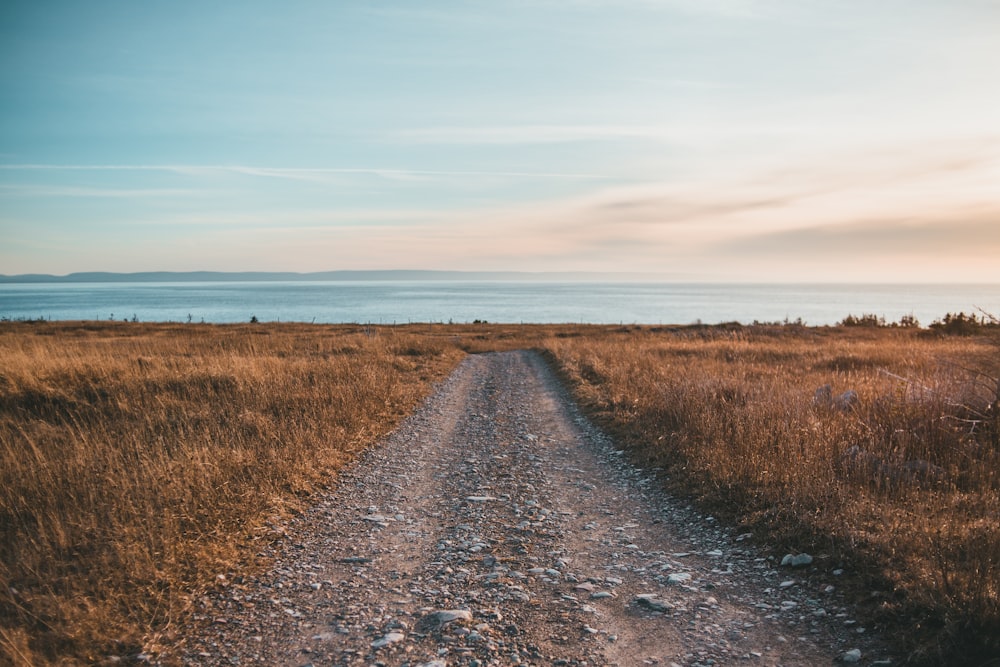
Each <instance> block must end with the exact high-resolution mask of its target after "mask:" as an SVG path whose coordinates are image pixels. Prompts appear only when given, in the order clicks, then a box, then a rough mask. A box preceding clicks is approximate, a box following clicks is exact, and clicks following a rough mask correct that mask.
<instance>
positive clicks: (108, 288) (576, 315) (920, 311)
mask: <svg viewBox="0 0 1000 667" xmlns="http://www.w3.org/2000/svg"><path fill="white" fill-rule="evenodd" d="M959 312H964V313H966V314H970V313H977V314H980V313H981V312H987V313H991V314H993V315H1000V285H995V284H985V285H984V284H979V285H900V284H894V285H858V284H849V285H848V284H840V285H833V284H797V285H796V284H742V283H741V284H714V283H713V284H705V283H698V284H685V283H617V282H518V281H482V280H479V281H441V280H428V281H420V280H378V281H374V280H373V281H364V280H350V281H325V282H324V281H308V282H307V281H275V282H259V281H255V282H235V281H234V282H135V283H128V282H100V283H7V284H0V319H3V320H28V319H30V320H35V319H45V320H136V321H140V322H206V323H231V322H249V321H250V320H251V318H256V319H257V321H260V322H312V323H366V324H383V325H385V324H407V323H417V322H434V323H448V322H453V323H471V322H474V321H476V320H479V321H485V322H493V323H525V324H529V323H535V324H553V323H580V324H648V325H671V324H673V325H683V324H695V323H703V324H718V323H722V322H740V323H742V324H752V323H754V322H768V323H770V322H802V323H803V324H807V325H812V326H821V325H832V324H836V323H838V322H840V321H842V320H843V319H844V318H845V317H847V316H848V315H854V316H861V315H868V314H870V315H875V316H878V317H883V318H885V320H886V321H887V322H896V321H899V319H900V318H902V317H904V316H912V317H915V318H916V319H917V321H918V322H919V323H920V324H922V325H925V326H926V325H928V324H931V323H932V322H933V321H935V320H938V319H941V318H943V317H944V316H945V315H946V314H948V313H959Z"/></svg>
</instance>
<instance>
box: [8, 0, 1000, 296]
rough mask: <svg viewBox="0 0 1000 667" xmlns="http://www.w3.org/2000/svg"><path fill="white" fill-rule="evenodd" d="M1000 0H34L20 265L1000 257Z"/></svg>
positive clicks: (11, 114)
mask: <svg viewBox="0 0 1000 667" xmlns="http://www.w3.org/2000/svg"><path fill="white" fill-rule="evenodd" d="M998 34H1000V0H950V1H948V2H941V1H940V0H794V1H793V0H530V1H529V0H455V1H451V2H444V1H439V0H421V2H402V1H399V2H393V1H381V0H369V1H361V0H357V1H349V0H338V1H333V2H331V1H327V0H323V1H319V0H315V1H313V0H298V1H294V2H278V1H273V2H272V1H265V0H240V1H238V2H237V1H231V2H227V1H219V2H211V3H204V2H195V1H191V0H173V1H171V2H166V1H162V0H146V1H143V2H135V0H90V1H88V2H77V1H73V2H70V1H64V2H60V1H58V0H51V1H49V2H37V1H29V2H25V1H22V0H5V1H4V2H3V3H0V274H8V275H9V274H18V273H52V274H58V275H62V274H66V273H70V272H76V271H121V272H131V271H154V270H156V271H159V270H162V271H188V270H217V271H272V270H273V271H325V270H338V269H445V270H513V271H595V272H629V273H644V274H653V275H656V276H658V277H661V278H663V279H665V280H678V281H746V282H786V281H792V282H830V281H833V282H868V281H879V282H1000V259H998V258H1000V39H997V35H998Z"/></svg>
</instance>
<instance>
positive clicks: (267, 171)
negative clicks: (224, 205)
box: [0, 164, 607, 180]
mask: <svg viewBox="0 0 1000 667" xmlns="http://www.w3.org/2000/svg"><path fill="white" fill-rule="evenodd" d="M0 171H8V172H18V171H21V172H30V171H51V172H58V171H64V172H72V171H92V172H102V171H135V172H169V173H175V174H184V175H192V176H198V175H211V174H238V175H243V176H256V177H261V178H281V179H295V180H315V179H316V178H317V177H321V176H324V175H326V176H332V175H367V176H377V177H380V178H386V179H406V178H421V177H436V176H443V177H470V178H480V177H487V178H494V177H506V178H551V179H584V180H589V179H603V178H607V176H606V175H602V174H596V173H587V172H553V171H479V170H433V169H400V168H386V167H266V166H255V165H182V164H149V165H141V164H104V165H101V164H0Z"/></svg>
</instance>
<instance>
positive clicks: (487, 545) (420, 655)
mask: <svg viewBox="0 0 1000 667" xmlns="http://www.w3.org/2000/svg"><path fill="white" fill-rule="evenodd" d="M280 530H282V531H283V532H284V536H283V539H281V540H278V541H277V543H276V544H275V545H274V546H273V547H269V549H271V550H272V551H271V552H270V553H268V554H267V555H268V556H271V557H273V560H274V566H273V569H272V570H271V571H269V572H267V573H265V574H263V575H261V576H259V577H256V578H246V579H244V578H241V577H238V576H235V575H234V574H227V575H224V576H220V579H219V586H218V588H217V591H216V592H214V593H212V594H210V595H208V596H206V597H204V598H202V599H201V600H200V602H199V605H200V606H199V614H198V621H197V623H196V627H193V628H191V629H189V631H187V632H186V637H184V640H183V642H182V644H181V645H180V647H179V648H178V650H179V651H180V652H181V653H180V654H178V655H175V656H173V659H174V660H175V661H176V660H179V661H180V662H182V663H184V664H190V665H230V664H231V665H287V666H292V667H305V666H306V665H314V666H316V667H319V666H321V665H409V666H416V665H425V666H444V665H473V666H479V667H484V666H486V665H646V664H652V665H666V666H674V665H683V666H685V667H688V666H698V665H744V664H745V665H832V664H834V663H835V661H842V662H848V663H850V662H855V663H857V664H865V665H877V664H883V665H884V664H890V663H889V662H888V661H887V660H885V656H886V655H887V653H886V652H885V648H884V647H883V646H882V644H881V643H880V642H879V640H878V639H877V638H876V637H873V636H872V634H871V633H866V632H865V631H864V628H862V627H859V624H858V623H856V622H855V620H854V619H853V617H852V613H851V610H850V609H849V608H848V607H847V606H845V605H844V603H843V602H841V601H840V600H839V594H838V591H837V588H836V585H837V575H836V574H835V573H834V570H833V568H834V567H835V565H833V564H829V565H828V564H824V563H823V562H822V560H821V559H817V560H816V561H814V562H813V563H812V564H809V565H805V566H803V567H799V568H791V567H782V566H781V565H780V564H779V563H777V562H775V561H774V560H773V559H768V558H765V557H763V556H762V555H761V554H760V553H759V552H758V551H757V549H758V547H756V546H754V544H753V539H752V537H751V536H749V535H736V534H734V533H733V532H732V531H730V530H728V529H726V528H723V527H720V526H716V523H715V521H714V520H713V519H712V517H707V516H703V515H699V514H698V513H696V512H695V511H694V510H692V509H691V508H689V507H686V506H684V504H683V503H679V502H678V501H676V500H675V499H671V498H670V497H668V496H666V495H664V494H663V493H661V492H660V491H658V490H657V489H656V488H655V484H654V483H653V480H652V479H650V478H649V477H648V476H645V475H644V474H642V473H640V472H638V471H637V470H635V469H634V468H632V467H631V466H630V465H628V464H627V463H625V462H623V461H622V457H621V453H620V452H618V451H616V450H615V449H614V447H613V446H612V444H611V443H610V442H609V441H608V440H607V439H606V438H604V437H603V436H601V434H599V433H597V432H596V431H595V430H594V429H593V428H591V427H590V426H589V425H588V423H587V422H586V420H584V419H583V418H582V417H581V416H580V415H579V414H578V413H577V412H576V410H575V408H574V407H573V406H572V404H571V403H570V401H568V400H567V398H566V397H565V395H564V394H563V392H562V391H561V389H560V388H559V387H558V385H557V382H556V381H555V379H554V378H553V377H552V375H551V372H550V371H549V370H548V369H547V367H546V366H545V364H544V363H543V362H542V360H541V359H540V358H539V357H538V356H537V355H535V354H533V353H530V352H511V353H498V354H489V355H475V356H470V357H468V358H467V359H466V360H465V361H464V362H463V363H462V364H461V365H460V366H459V368H458V369H457V370H456V372H455V373H454V374H453V375H452V376H451V377H450V378H449V379H448V380H447V381H446V382H445V383H443V384H442V385H441V387H440V388H439V389H438V391H437V392H436V394H435V395H434V396H433V397H432V398H430V399H429V400H428V401H427V403H426V404H425V405H424V406H423V407H422V408H421V409H420V410H419V411H418V412H417V413H416V414H414V415H413V416H412V417H410V418H408V419H407V420H406V421H405V422H404V423H403V424H402V425H401V426H400V427H399V428H398V429H397V431H396V432H395V433H394V434H393V435H392V436H391V437H389V438H388V439H387V440H386V441H385V442H384V443H383V444H381V445H380V446H378V447H376V448H374V449H372V450H371V451H370V452H369V453H368V454H367V455H365V456H364V457H363V458H362V460H360V461H359V462H358V463H356V464H355V465H354V466H352V467H351V468H349V469H348V470H346V471H345V472H344V473H343V475H342V477H341V479H340V481H339V484H338V486H337V489H336V490H335V491H334V492H332V493H331V494H330V495H329V496H328V497H325V498H323V499H321V500H320V501H319V502H318V503H317V504H316V505H315V506H314V507H312V509H310V510H309V511H308V512H306V513H304V514H303V515H301V516H299V517H297V518H296V519H294V520H293V521H291V522H290V523H288V524H286V525H284V526H281V527H280Z"/></svg>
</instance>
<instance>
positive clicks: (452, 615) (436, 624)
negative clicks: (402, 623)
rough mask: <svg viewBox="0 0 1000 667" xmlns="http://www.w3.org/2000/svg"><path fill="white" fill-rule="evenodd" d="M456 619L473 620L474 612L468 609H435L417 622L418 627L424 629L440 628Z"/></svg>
mask: <svg viewBox="0 0 1000 667" xmlns="http://www.w3.org/2000/svg"><path fill="white" fill-rule="evenodd" d="M454 621H472V612H471V611H469V610H468V609H441V610H439V611H434V612H431V613H429V614H427V615H426V616H424V617H423V618H421V619H420V620H419V621H418V622H417V628H419V629H421V630H422V631H428V630H439V629H440V628H442V627H444V626H445V625H448V624H449V623H453V622H454Z"/></svg>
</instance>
